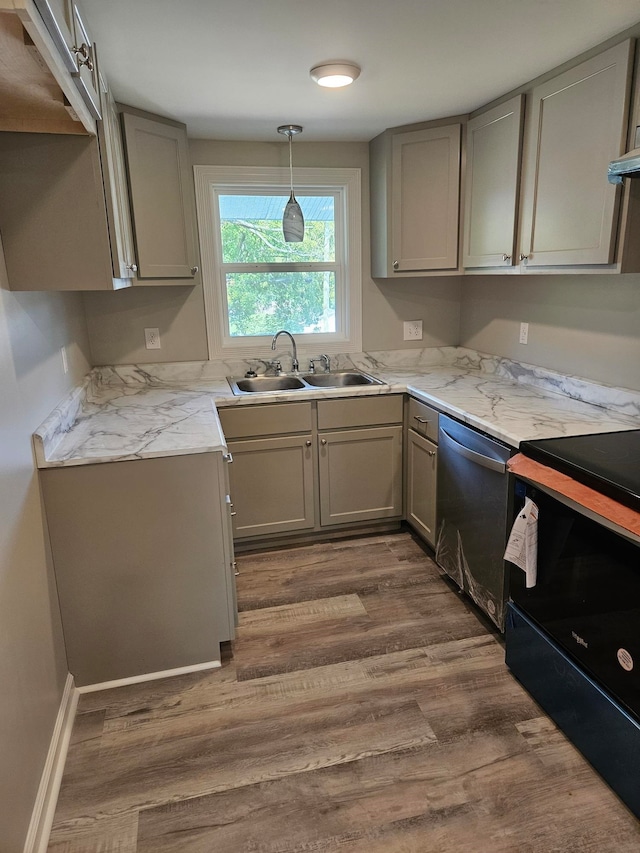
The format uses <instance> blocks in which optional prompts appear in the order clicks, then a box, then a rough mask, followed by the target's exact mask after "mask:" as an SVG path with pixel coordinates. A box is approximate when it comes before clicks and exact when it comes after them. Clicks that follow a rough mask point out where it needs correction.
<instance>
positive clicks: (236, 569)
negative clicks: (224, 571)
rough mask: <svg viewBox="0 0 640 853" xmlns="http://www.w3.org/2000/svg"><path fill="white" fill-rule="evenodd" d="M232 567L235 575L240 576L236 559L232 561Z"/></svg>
mask: <svg viewBox="0 0 640 853" xmlns="http://www.w3.org/2000/svg"><path fill="white" fill-rule="evenodd" d="M231 568H232V569H233V573H234V575H235V576H236V577H238V575H239V574H240V572H239V571H238V564H237V563H236V561H235V560H234V561H233V562H232V563H231Z"/></svg>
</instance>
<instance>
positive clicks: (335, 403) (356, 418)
mask: <svg viewBox="0 0 640 853" xmlns="http://www.w3.org/2000/svg"><path fill="white" fill-rule="evenodd" d="M219 414H220V421H221V424H222V428H223V430H224V433H225V437H226V440H227V447H228V448H229V451H230V452H231V454H232V455H233V465H231V467H230V471H229V476H230V480H231V495H232V499H233V504H234V511H235V515H234V518H233V531H234V536H235V538H236V540H238V541H243V540H250V539H256V538H259V537H263V536H272V535H278V534H289V533H301V532H305V531H308V532H312V531H316V532H317V531H319V530H320V529H322V528H326V527H333V526H337V525H346V524H360V523H363V522H370V521H381V520H385V519H390V518H397V519H400V518H401V516H402V397H401V396H400V395H389V396H386V395H385V396H376V397H359V398H352V399H346V398H345V399H335V400H319V401H318V402H317V403H315V402H314V403H311V402H304V403H303V402H301V403H296V402H292V403H276V404H272V405H269V404H258V405H251V406H238V407H229V408H221V409H220V410H219Z"/></svg>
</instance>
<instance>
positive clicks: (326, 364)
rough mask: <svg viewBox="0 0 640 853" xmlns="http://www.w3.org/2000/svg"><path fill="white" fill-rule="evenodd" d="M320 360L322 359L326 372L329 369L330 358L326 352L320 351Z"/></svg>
mask: <svg viewBox="0 0 640 853" xmlns="http://www.w3.org/2000/svg"><path fill="white" fill-rule="evenodd" d="M320 360H321V361H322V363H323V364H324V369H325V371H326V372H327V373H329V371H330V370H331V359H330V358H329V356H328V355H327V354H326V352H323V353H322V355H321V356H320Z"/></svg>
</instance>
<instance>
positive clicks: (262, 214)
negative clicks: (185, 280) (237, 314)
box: [218, 194, 336, 264]
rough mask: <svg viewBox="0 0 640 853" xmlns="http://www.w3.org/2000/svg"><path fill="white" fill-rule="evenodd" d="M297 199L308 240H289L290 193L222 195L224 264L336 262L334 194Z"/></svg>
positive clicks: (299, 197)
mask: <svg viewBox="0 0 640 853" xmlns="http://www.w3.org/2000/svg"><path fill="white" fill-rule="evenodd" d="M296 199H297V201H298V204H299V205H300V207H301V208H302V215H303V216H304V225H305V227H304V240H303V241H302V242H301V243H285V241H284V237H283V236H282V214H283V212H284V208H285V205H286V203H287V201H288V200H289V196H288V195H287V196H285V195H235V194H234V195H219V196H218V200H219V201H218V203H219V207H220V232H221V237H222V262H223V264H261V263H262V264H264V263H268V264H273V263H287V262H288V263H305V262H307V263H309V262H322V261H328V262H333V261H334V260H335V253H336V247H335V214H334V207H335V202H334V198H333V196H305V195H301V196H297V195H296Z"/></svg>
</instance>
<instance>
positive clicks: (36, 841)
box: [24, 674, 78, 853]
mask: <svg viewBox="0 0 640 853" xmlns="http://www.w3.org/2000/svg"><path fill="white" fill-rule="evenodd" d="M77 706H78V691H77V690H76V689H75V687H74V683H73V676H72V675H70V674H69V675H67V680H66V682H65V685H64V691H63V693H62V699H61V701H60V708H59V709H58V716H57V717H56V723H55V726H54V729H53V734H52V735H51V742H50V744H49V751H48V753H47V759H46V761H45V765H44V769H43V771H42V776H41V778H40V786H39V788H38V793H37V795H36V801H35V804H34V807H33V811H32V813H31V821H30V823H29V831H28V832H27V838H26V841H25V844H24V853H46V849H47V846H48V844H49V833H50V832H51V824H52V823H53V815H54V813H55V810H56V803H57V801H58V793H59V791H60V782H61V781H62V773H63V771H64V764H65V761H66V758H67V751H68V749H69V740H70V739H71V730H72V728H73V721H74V719H75V715H76V708H77Z"/></svg>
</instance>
